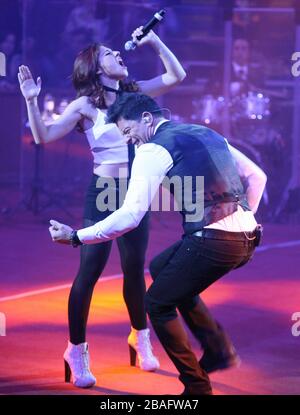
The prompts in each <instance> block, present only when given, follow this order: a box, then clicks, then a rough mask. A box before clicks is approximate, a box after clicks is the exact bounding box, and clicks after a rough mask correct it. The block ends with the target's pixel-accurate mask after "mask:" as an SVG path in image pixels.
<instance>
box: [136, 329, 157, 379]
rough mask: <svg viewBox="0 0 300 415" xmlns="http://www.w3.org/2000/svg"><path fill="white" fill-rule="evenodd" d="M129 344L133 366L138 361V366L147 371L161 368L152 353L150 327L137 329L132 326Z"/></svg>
mask: <svg viewBox="0 0 300 415" xmlns="http://www.w3.org/2000/svg"><path fill="white" fill-rule="evenodd" d="M128 345H129V354H130V365H131V366H136V363H138V366H139V367H140V368H141V369H142V370H145V371H147V372H152V371H154V370H156V369H159V361H158V359H157V357H155V356H154V355H153V353H152V346H151V343H150V330H149V329H143V330H136V329H134V328H133V327H131V332H130V334H129V337H128Z"/></svg>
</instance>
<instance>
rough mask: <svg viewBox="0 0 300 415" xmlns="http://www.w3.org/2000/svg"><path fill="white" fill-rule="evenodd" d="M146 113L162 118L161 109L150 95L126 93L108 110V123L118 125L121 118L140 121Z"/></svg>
mask: <svg viewBox="0 0 300 415" xmlns="http://www.w3.org/2000/svg"><path fill="white" fill-rule="evenodd" d="M145 111H147V112H150V113H151V114H153V116H154V117H161V116H162V112H161V109H160V107H159V106H158V105H157V103H156V102H155V101H154V99H152V98H150V97H148V95H144V94H139V93H125V92H124V93H122V94H121V95H119V96H118V97H117V99H116V100H115V102H114V103H113V104H112V105H111V106H110V107H109V108H108V111H107V117H106V122H107V123H117V122H118V120H119V119H120V118H124V119H125V120H140V119H141V118H142V114H143V112H145Z"/></svg>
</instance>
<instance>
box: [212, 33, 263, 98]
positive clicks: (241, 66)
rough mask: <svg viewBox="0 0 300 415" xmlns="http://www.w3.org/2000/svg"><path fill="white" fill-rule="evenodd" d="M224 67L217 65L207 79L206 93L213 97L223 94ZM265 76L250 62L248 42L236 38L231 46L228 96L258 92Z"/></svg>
mask: <svg viewBox="0 0 300 415" xmlns="http://www.w3.org/2000/svg"><path fill="white" fill-rule="evenodd" d="M223 80H224V66H223V65H218V67H217V71H216V72H214V73H213V75H212V77H211V78H210V79H209V81H208V83H207V86H206V92H207V93H210V94H213V95H215V96H220V95H223V94H224V84H223ZM264 83H265V75H264V71H263V68H262V67H261V65H259V64H254V63H252V62H251V50H250V42H249V41H248V40H247V39H246V38H242V37H239V38H236V39H235V40H234V42H233V45H232V62H231V79H230V95H231V97H235V96H238V95H243V94H247V93H248V92H249V91H253V92H258V91H260V90H261V88H263V87H264Z"/></svg>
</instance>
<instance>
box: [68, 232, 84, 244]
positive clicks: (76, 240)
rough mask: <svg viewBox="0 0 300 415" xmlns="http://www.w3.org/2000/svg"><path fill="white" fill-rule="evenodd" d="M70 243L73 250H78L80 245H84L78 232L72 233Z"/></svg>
mask: <svg viewBox="0 0 300 415" xmlns="http://www.w3.org/2000/svg"><path fill="white" fill-rule="evenodd" d="M70 243H71V245H72V246H73V248H77V246H78V245H82V242H81V240H80V239H79V238H78V235H77V231H72V233H71V236H70Z"/></svg>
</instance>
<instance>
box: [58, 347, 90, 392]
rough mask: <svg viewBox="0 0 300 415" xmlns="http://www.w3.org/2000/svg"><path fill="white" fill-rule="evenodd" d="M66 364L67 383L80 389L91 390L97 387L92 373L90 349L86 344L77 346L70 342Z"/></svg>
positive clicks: (65, 358) (66, 354)
mask: <svg viewBox="0 0 300 415" xmlns="http://www.w3.org/2000/svg"><path fill="white" fill-rule="evenodd" d="M64 362H65V381H66V382H67V383H69V382H72V383H73V384H74V385H75V386H77V387H78V388H91V387H92V386H94V385H95V383H96V378H95V376H93V374H92V373H91V371H90V358H89V349H88V344H87V343H86V342H84V343H80V344H77V345H75V344H72V343H71V342H68V347H67V349H66V351H65V353H64ZM71 375H72V376H71ZM71 378H72V379H71Z"/></svg>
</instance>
